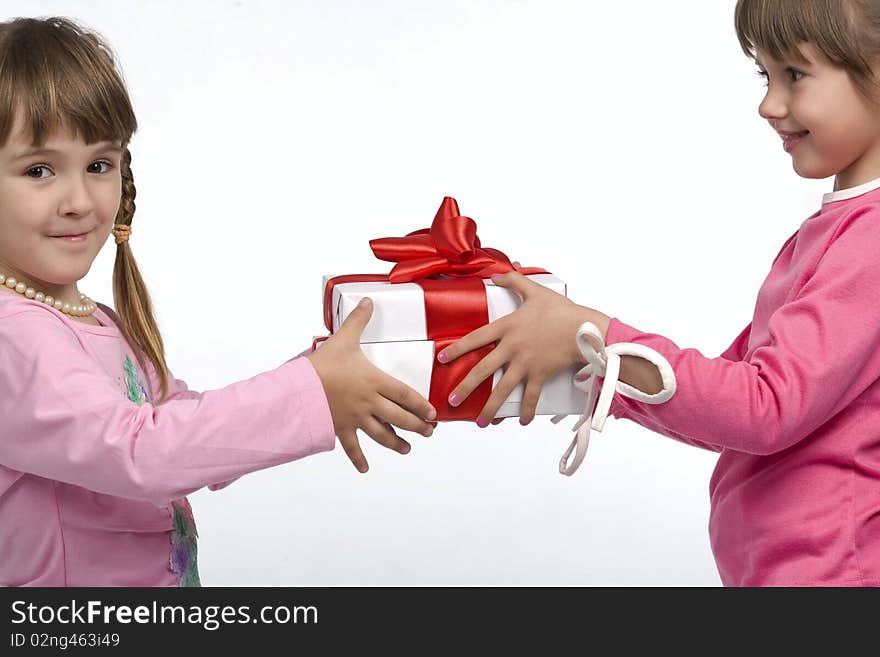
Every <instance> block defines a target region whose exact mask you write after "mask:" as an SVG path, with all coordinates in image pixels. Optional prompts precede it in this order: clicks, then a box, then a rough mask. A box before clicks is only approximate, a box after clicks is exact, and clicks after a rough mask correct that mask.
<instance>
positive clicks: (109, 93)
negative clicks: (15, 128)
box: [0, 17, 168, 403]
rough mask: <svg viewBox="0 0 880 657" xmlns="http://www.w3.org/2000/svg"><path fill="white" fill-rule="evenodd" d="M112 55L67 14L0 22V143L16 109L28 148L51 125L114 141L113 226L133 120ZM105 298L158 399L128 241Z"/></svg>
mask: <svg viewBox="0 0 880 657" xmlns="http://www.w3.org/2000/svg"><path fill="white" fill-rule="evenodd" d="M115 62H116V58H115V56H114V54H113V51H112V50H111V48H110V47H109V45H107V43H106V41H105V40H104V39H103V38H102V37H101V36H100V35H98V34H97V33H95V32H92V31H89V30H86V29H84V28H83V27H81V26H80V25H78V24H77V23H76V22H74V21H73V20H71V19H68V18H59V17H52V18H16V19H14V20H11V21H8V22H4V23H0V146H2V145H5V144H6V142H7V140H8V139H9V136H10V132H11V130H12V123H13V119H14V116H15V112H16V110H19V111H21V112H23V115H24V121H25V125H26V126H29V127H30V131H31V135H32V141H33V144H32V145H33V146H43V145H45V142H46V139H47V138H48V137H49V136H50V135H51V134H52V133H53V132H55V131H56V130H58V129H59V128H62V127H63V128H68V129H70V130H71V131H72V132H74V133H75V135H76V136H78V137H80V136H81V137H82V139H84V140H85V142H86V143H87V144H93V143H96V142H99V141H119V142H121V144H122V147H123V154H122V160H121V167H120V173H121V176H122V198H121V200H120V204H119V212H118V214H117V215H116V221H115V223H117V224H125V225H129V226H130V225H131V222H132V219H133V218H134V211H135V205H134V198H135V193H136V190H135V186H134V177H133V176H132V172H131V152H130V151H129V149H128V143H129V141H130V140H131V136H132V135H133V134H134V132H135V131H136V130H137V119H136V118H135V115H134V110H133V109H132V106H131V101H130V100H129V97H128V92H127V90H126V87H125V83H124V81H123V75H122V73H121V71H118V70H117V68H116V63H115ZM113 301H114V304H115V305H116V310H117V312H118V320H119V321H118V324H119V329H120V331H121V332H122V334H123V336H124V337H125V339H126V341H127V342H128V344H129V345H130V346H131V347H132V350H133V351H134V352H135V355H136V357H137V358H138V361H139V362H140V364H141V367H144V361H143V358H142V356H143V355H146V356H147V357H148V358H149V359H150V362H151V363H152V365H153V367H154V369H155V370H156V373H157V375H158V376H159V380H160V382H161V389H160V397H159V400H158V401H157V402H156V403H161V402H162V401H163V400H164V399H165V397H166V395H167V394H168V367H167V365H166V364H165V348H164V345H163V343H162V336H161V334H160V333H159V327H158V325H157V324H156V319H155V317H154V316H153V308H152V303H151V302H150V295H149V293H148V292H147V287H146V285H145V284H144V281H143V278H142V277H141V274H140V271H139V270H138V266H137V263H136V262H135V259H134V255H133V254H132V251H131V246H129V244H128V242H123V243H121V244H118V245H117V246H116V261H115V263H114V265H113Z"/></svg>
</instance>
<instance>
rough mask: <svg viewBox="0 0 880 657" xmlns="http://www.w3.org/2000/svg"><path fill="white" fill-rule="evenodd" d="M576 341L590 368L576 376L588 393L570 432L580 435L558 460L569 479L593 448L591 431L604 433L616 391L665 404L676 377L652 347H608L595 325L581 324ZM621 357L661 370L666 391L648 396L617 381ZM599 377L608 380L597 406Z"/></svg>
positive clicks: (578, 385) (576, 382) (626, 344)
mask: <svg viewBox="0 0 880 657" xmlns="http://www.w3.org/2000/svg"><path fill="white" fill-rule="evenodd" d="M587 336H590V337H592V338H594V339H595V340H596V343H597V344H598V345H599V351H598V352H597V351H596V350H595V348H593V345H592V344H591V343H590V341H589V340H588V339H587ZM576 339H577V345H578V349H580V351H581V354H583V356H584V358H586V359H587V365H586V366H585V367H583V368H582V369H580V370H578V372H577V373H576V374H575V375H574V386H575V387H576V388H578V389H580V390H584V391H586V393H587V403H586V406H585V407H584V412H583V414H582V415H581V416H580V418H579V419H578V421H577V422H576V423H575V425H574V426H573V427H572V429H571V430H572V431H575V432H577V433H576V434H575V437H574V439H573V440H572V441H571V445H569V446H568V449H567V450H565V454H563V455H562V458H561V459H560V460H559V472H560V474H564V475H567V476H571V475H573V474H574V473H575V472H576V471H577V469H578V467H580V464H581V462H582V461H583V460H584V457H585V456H586V455H587V447H588V446H589V444H590V428H593V429H595V430H596V431H600V432H601V431H602V428H603V427H604V426H605V419H606V418H607V417H608V411H609V410H610V409H611V399H612V397H613V396H614V390H615V389H616V390H617V392H619V393H620V394H621V395H623V396H624V397H629V398H630V399H635V400H637V401H642V402H645V403H647V404H662V403H663V402H665V401H667V400H668V399H669V398H670V397H672V395H673V394H675V374H674V372H673V371H672V366H671V365H670V364H669V361H668V360H666V359H665V358H664V357H663V356H662V355H661V354H659V353H657V352H656V351H654V350H653V349H651V348H650V347H646V346H645V345H643V344H635V343H634V342H618V343H616V344H613V345H610V346H608V347H606V346H605V340H604V339H603V337H602V332H601V331H600V330H599V327H598V326H596V325H595V324H593V323H592V322H585V323H583V324H581V326H580V328H579V329H578V332H577V338H576ZM621 356H638V357H639V358H644V359H646V360H649V361H651V362H652V363H654V365H656V366H657V368H658V369H659V370H660V376H661V378H662V379H663V390H661V391H660V392H658V393H656V394H653V395H649V394H646V393H644V392H642V391H641V390H639V389H638V388H633V387H632V386H631V385H628V384H626V383H624V382H622V381H618V378H617V377H618V376H620V357H621ZM598 377H605V380H604V382H603V383H602V390H601V392H600V393H599V401H598V403H596V379H597V378H598ZM594 406H595V410H594ZM565 417H566V416H565V415H555V416H554V417H553V418H552V419H551V420H550V421H551V422H553V423H554V424H556V423H558V422H559V421H560V420H562V419H563V418H565ZM572 452H575V455H574V460H573V461H572V462H571V464H569V463H568V459H569V457H570V456H571V453H572Z"/></svg>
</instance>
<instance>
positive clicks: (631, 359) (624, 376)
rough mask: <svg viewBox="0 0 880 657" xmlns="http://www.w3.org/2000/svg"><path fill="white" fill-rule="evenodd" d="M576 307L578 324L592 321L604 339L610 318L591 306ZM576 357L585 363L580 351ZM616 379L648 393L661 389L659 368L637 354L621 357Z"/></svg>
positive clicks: (604, 339) (596, 347)
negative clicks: (618, 373)
mask: <svg viewBox="0 0 880 657" xmlns="http://www.w3.org/2000/svg"><path fill="white" fill-rule="evenodd" d="M578 309H579V310H578V318H579V323H578V326H580V324H582V323H584V322H592V323H593V324H595V325H596V326H597V327H598V328H599V331H600V332H601V333H602V340H603V341H606V336H607V334H608V324H609V323H610V322H611V318H610V317H609V316H608V315H605V314H603V313H601V312H599V311H598V310H594V309H593V308H587V307H585V306H578ZM590 342H591V343H593V348H595V349H597V351H598V347H599V345H597V344H595V342H593V340H590ZM577 358H578V360H579V362H581V363H583V364H586V360H585V359H584V357H583V355H582V354H581V353H580V351H578V352H577ZM618 379H619V380H620V381H623V382H624V383H626V384H628V385H631V386H632V387H633V388H637V389H639V390H641V391H642V392H644V393H647V394H649V395H654V394H657V393H658V392H660V391H661V390H663V379H662V378H661V376H660V370H659V369H657V366H656V365H654V363H652V362H651V361H649V360H645V359H644V358H639V357H638V356H622V357H621V359H620V375H619V376H618Z"/></svg>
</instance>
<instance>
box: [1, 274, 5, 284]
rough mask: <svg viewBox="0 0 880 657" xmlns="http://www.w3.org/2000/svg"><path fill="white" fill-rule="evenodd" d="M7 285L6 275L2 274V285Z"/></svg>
mask: <svg viewBox="0 0 880 657" xmlns="http://www.w3.org/2000/svg"><path fill="white" fill-rule="evenodd" d="M5 283H6V274H0V285H4V284H5Z"/></svg>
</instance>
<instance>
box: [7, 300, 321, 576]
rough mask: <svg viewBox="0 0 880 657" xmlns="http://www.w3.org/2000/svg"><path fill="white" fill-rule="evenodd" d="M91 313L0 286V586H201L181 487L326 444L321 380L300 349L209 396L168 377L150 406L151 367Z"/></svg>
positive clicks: (227, 477) (220, 482)
mask: <svg viewBox="0 0 880 657" xmlns="http://www.w3.org/2000/svg"><path fill="white" fill-rule="evenodd" d="M95 317H96V318H97V319H98V320H99V321H100V322H101V323H102V326H90V325H87V324H84V323H81V322H75V321H73V320H71V319H70V318H69V317H67V316H66V315H64V314H63V313H61V312H59V311H56V310H55V309H53V308H49V307H48V306H46V305H44V304H41V303H38V302H36V301H32V300H29V299H27V298H26V297H24V296H21V295H18V294H15V295H13V294H9V293H0V418H2V425H0V426H2V428H0V585H5V586H15V585H30V586H178V585H197V584H198V581H199V580H198V574H197V565H196V564H197V561H196V532H195V525H194V523H193V520H192V512H191V509H190V506H189V503H188V502H187V500H186V498H185V496H186V495H187V494H188V493H191V492H193V491H195V490H198V489H200V488H202V487H203V486H209V487H210V488H212V489H214V490H216V489H217V488H221V487H223V486H224V485H226V484H228V483H230V482H231V480H233V479H235V478H237V477H240V476H241V475H243V474H246V473H248V472H253V471H255V470H260V469H262V468H268V467H270V466H273V465H278V464H281V463H285V462H287V461H293V460H295V459H299V458H302V457H304V456H308V455H310V454H315V453H317V452H321V451H327V450H331V449H333V446H334V444H335V436H334V432H333V422H332V420H331V417H330V410H329V408H328V405H327V400H326V397H325V396H324V390H323V387H322V385H321V382H320V380H319V379H318V377H317V375H316V373H315V370H314V368H313V367H312V365H311V362H310V361H309V360H308V359H307V358H298V359H294V360H291V361H288V362H287V363H285V364H283V365H281V366H280V367H278V368H277V369H275V370H272V371H269V372H265V373H263V374H258V375H257V376H254V377H253V378H251V379H248V380H246V381H240V382H238V383H233V384H231V385H229V386H226V387H225V388H221V389H219V390H211V391H207V392H204V393H198V392H194V391H191V390H188V389H187V387H186V384H185V383H184V382H183V381H181V380H179V379H175V378H173V377H171V380H170V381H169V384H170V389H169V397H168V400H167V401H166V402H164V403H162V404H161V405H159V406H154V405H153V404H152V400H153V399H154V398H155V396H157V394H158V389H159V382H158V377H157V376H156V373H155V370H154V369H153V368H152V365H150V363H149V361H145V362H146V364H147V376H144V373H143V372H142V371H141V369H140V367H139V365H138V363H137V360H136V359H135V357H134V354H133V353H132V351H131V350H130V349H129V347H128V345H127V344H126V343H125V341H124V340H123V338H122V335H121V333H120V332H119V330H118V329H117V328H116V326H115V324H114V323H113V320H112V319H111V318H110V317H109V316H108V315H107V313H105V312H103V311H102V310H101V309H100V308H99V309H98V310H97V311H96V312H95ZM144 382H146V383H147V385H144ZM153 391H156V394H155V395H154V392H153Z"/></svg>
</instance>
